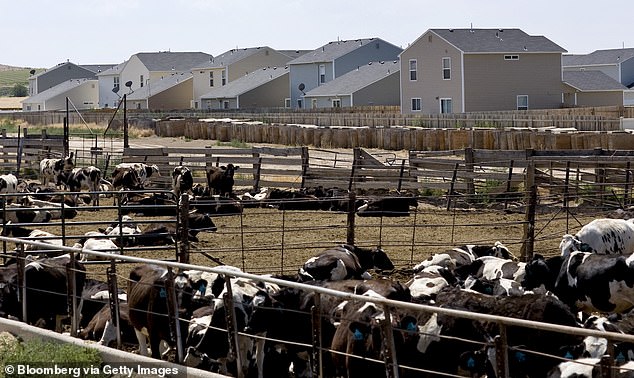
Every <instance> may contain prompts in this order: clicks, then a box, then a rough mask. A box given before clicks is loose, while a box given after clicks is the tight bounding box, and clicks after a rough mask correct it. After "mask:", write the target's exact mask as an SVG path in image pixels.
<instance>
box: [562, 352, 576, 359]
mask: <svg viewBox="0 0 634 378" xmlns="http://www.w3.org/2000/svg"><path fill="white" fill-rule="evenodd" d="M564 358H568V359H573V358H574V357H573V356H572V354H571V353H570V352H566V355H565V356H564Z"/></svg>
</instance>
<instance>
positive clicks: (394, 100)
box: [341, 72, 400, 106]
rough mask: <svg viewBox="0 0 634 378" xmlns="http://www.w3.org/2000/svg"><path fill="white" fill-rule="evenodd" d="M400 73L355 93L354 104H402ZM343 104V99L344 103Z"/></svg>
mask: <svg viewBox="0 0 634 378" xmlns="http://www.w3.org/2000/svg"><path fill="white" fill-rule="evenodd" d="M399 82H400V77H399V73H398V72H395V73H392V74H390V75H388V76H386V77H384V78H382V79H381V80H378V81H376V82H374V83H372V84H370V85H368V86H366V87H364V88H362V89H360V90H358V91H356V92H355V93H354V94H353V97H352V101H353V103H352V106H364V105H381V106H390V105H396V106H398V105H400V93H399ZM341 106H344V105H343V101H342V104H341Z"/></svg>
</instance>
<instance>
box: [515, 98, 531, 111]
mask: <svg viewBox="0 0 634 378" xmlns="http://www.w3.org/2000/svg"><path fill="white" fill-rule="evenodd" d="M517 110H528V96H527V95H519V96H517Z"/></svg>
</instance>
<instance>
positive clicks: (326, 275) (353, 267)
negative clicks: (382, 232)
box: [299, 244, 394, 281]
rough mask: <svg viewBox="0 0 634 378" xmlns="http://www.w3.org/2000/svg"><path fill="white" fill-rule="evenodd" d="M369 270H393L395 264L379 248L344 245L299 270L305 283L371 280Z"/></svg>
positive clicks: (309, 262)
mask: <svg viewBox="0 0 634 378" xmlns="http://www.w3.org/2000/svg"><path fill="white" fill-rule="evenodd" d="M369 269H381V270H391V269H394V264H393V263H392V261H391V260H390V258H389V257H388V255H387V253H385V251H384V250H383V249H381V248H379V247H374V248H370V249H368V248H361V247H357V246H354V245H348V244H342V245H338V246H336V247H333V248H330V249H327V250H326V251H324V252H322V253H320V254H319V255H317V256H315V257H312V258H310V259H308V260H307V261H306V262H305V263H304V265H303V266H302V267H301V268H300V269H299V277H300V278H301V279H302V280H303V281H309V280H331V281H337V280H344V279H350V278H356V279H369V278H372V276H371V275H370V274H369V273H368V270H369Z"/></svg>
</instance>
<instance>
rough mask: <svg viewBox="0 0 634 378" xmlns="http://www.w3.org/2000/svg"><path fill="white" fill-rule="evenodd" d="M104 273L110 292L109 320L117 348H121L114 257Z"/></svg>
mask: <svg viewBox="0 0 634 378" xmlns="http://www.w3.org/2000/svg"><path fill="white" fill-rule="evenodd" d="M106 275H107V277H108V291H109V292H110V298H109V301H108V303H109V305H110V322H111V323H112V324H113V325H114V327H115V329H116V330H117V349H121V327H119V324H121V322H120V319H121V315H120V312H119V288H118V287H117V264H116V263H115V261H114V259H111V260H110V267H108V268H106Z"/></svg>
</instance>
